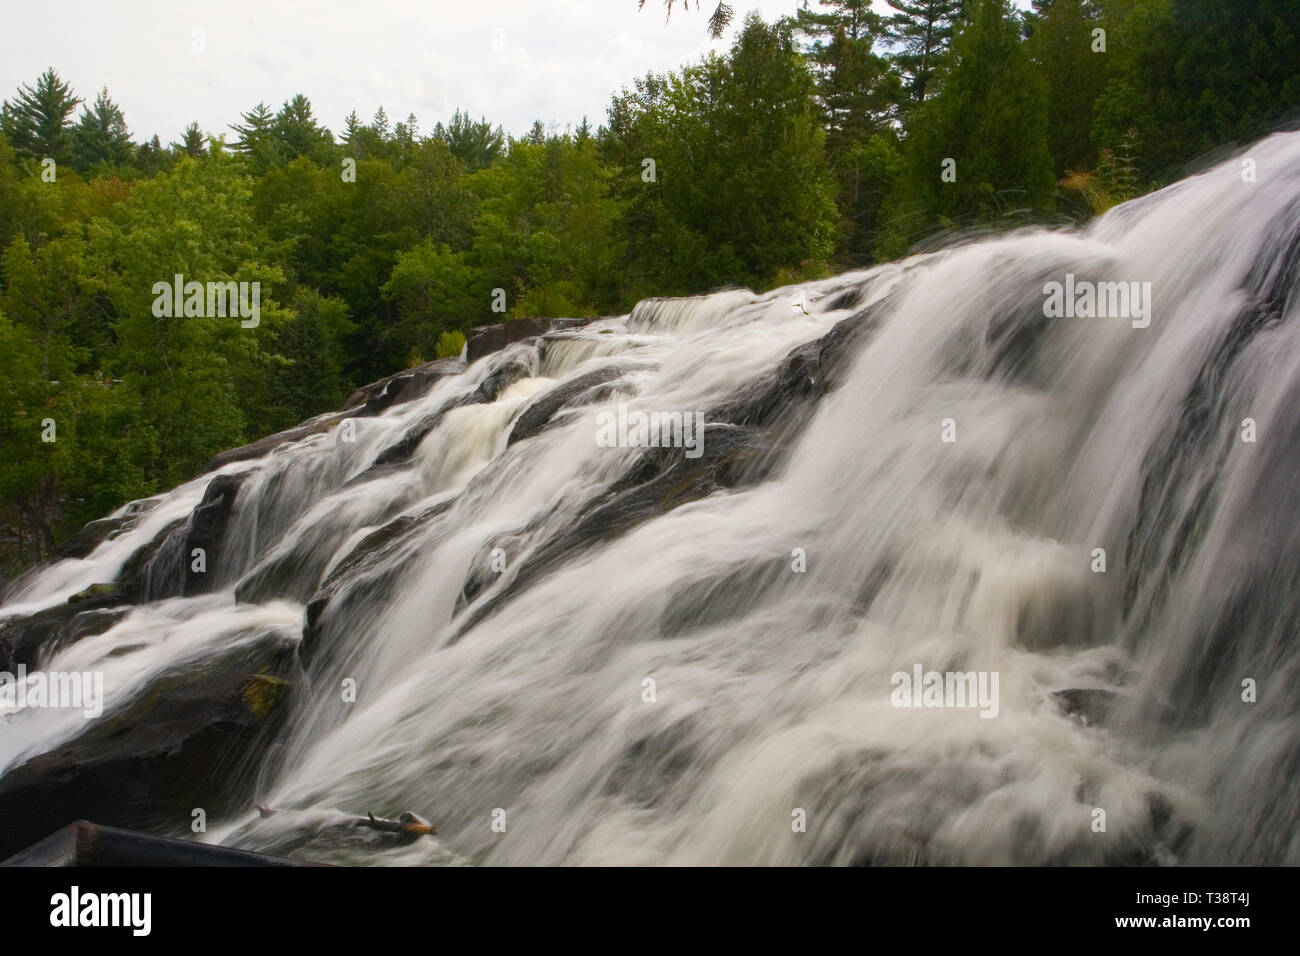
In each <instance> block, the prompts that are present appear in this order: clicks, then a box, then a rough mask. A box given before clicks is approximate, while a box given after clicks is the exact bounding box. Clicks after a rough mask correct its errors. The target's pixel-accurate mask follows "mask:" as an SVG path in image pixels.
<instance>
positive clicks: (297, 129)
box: [271, 93, 334, 165]
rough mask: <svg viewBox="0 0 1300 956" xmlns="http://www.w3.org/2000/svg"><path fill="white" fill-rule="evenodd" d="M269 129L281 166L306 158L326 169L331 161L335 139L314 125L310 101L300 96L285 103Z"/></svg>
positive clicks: (319, 126)
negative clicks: (276, 147) (281, 162)
mask: <svg viewBox="0 0 1300 956" xmlns="http://www.w3.org/2000/svg"><path fill="white" fill-rule="evenodd" d="M271 129H272V131H273V133H274V136H275V139H276V141H277V143H278V145H279V147H280V156H281V158H282V161H284V162H287V161H289V160H291V159H294V158H296V157H298V156H306V157H307V158H308V159H310V160H312V162H315V163H317V164H319V165H325V164H327V163H329V162H330V161H331V160H332V159H333V153H334V136H333V135H332V134H331V133H330V131H329V130H328V129H326V128H325V127H323V126H321V125H320V124H319V123H317V122H316V117H315V116H314V115H312V109H311V100H309V99H307V97H305V96H303V95H302V94H301V93H298V94H296V95H295V96H294V97H293V99H291V100H288V101H286V102H285V104H284V105H283V106H282V107H281V108H280V112H278V113H276V114H275V121H274V123H273V124H272V126H271Z"/></svg>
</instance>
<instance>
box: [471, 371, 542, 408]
mask: <svg viewBox="0 0 1300 956" xmlns="http://www.w3.org/2000/svg"><path fill="white" fill-rule="evenodd" d="M532 374H533V370H532V369H531V368H529V366H528V365H527V363H525V362H519V361H512V362H505V363H503V364H502V365H501V366H500V367H499V368H497V369H495V370H493V371H492V373H491V374H489V375H488V376H486V377H485V378H484V379H483V381H482V382H480V383H479V387H478V389H477V391H475V392H474V399H473V403H474V404H485V403H488V402H495V401H496V400H497V399H498V398H500V397H501V393H502V392H504V391H505V390H506V389H508V388H509V387H510V386H511V385H513V384H515V382H517V381H519V380H520V379H521V378H527V377H528V376H529V375H532Z"/></svg>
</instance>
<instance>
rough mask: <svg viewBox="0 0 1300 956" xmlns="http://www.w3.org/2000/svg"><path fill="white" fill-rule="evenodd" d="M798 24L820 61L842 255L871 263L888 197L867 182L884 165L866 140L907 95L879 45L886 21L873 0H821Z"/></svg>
mask: <svg viewBox="0 0 1300 956" xmlns="http://www.w3.org/2000/svg"><path fill="white" fill-rule="evenodd" d="M795 26H796V29H797V30H798V31H799V32H800V33H802V34H803V35H804V36H805V37H806V41H805V43H806V48H807V50H808V56H809V59H810V60H811V62H812V63H813V64H814V69H815V71H816V75H817V87H818V98H819V99H820V101H821V104H822V110H823V114H824V122H825V125H826V155H827V158H828V159H829V161H830V165H831V169H832V170H833V171H834V172H835V175H836V178H837V179H838V180H839V209H840V216H841V223H840V230H841V237H840V243H839V255H838V258H839V260H840V263H841V264H842V265H846V266H847V265H865V264H869V263H870V261H871V252H872V246H873V244H874V232H875V228H876V221H875V220H876V213H877V210H878V208H879V202H880V198H879V196H878V195H876V192H875V190H873V189H864V181H867V180H872V179H873V178H874V177H875V176H877V175H878V174H879V173H880V170H870V169H866V168H864V165H863V164H864V162H866V161H867V160H868V159H872V158H875V159H879V158H880V157H881V154H880V153H879V152H878V151H876V150H867V149H865V148H864V147H865V144H866V143H867V141H868V140H869V139H871V137H873V136H875V135H877V134H880V133H882V132H884V130H885V129H886V127H887V125H888V117H889V113H890V111H891V109H892V108H893V106H894V105H895V104H896V103H897V102H898V101H899V100H900V99H901V97H902V91H901V87H900V81H899V79H898V77H897V76H896V75H895V74H893V73H892V72H890V70H889V65H888V63H887V62H886V61H885V60H884V59H883V58H881V57H879V56H877V55H876V54H875V53H874V52H873V47H874V45H875V43H876V41H877V40H878V39H880V38H881V37H882V35H883V29H884V24H883V23H882V21H881V18H880V17H879V16H878V15H877V14H876V13H874V12H873V11H872V9H871V3H870V0H819V9H817V10H812V9H809V8H807V7H806V6H805V7H804V8H802V9H800V10H799V11H798V14H797V15H796V18H795Z"/></svg>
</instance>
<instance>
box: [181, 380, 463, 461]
mask: <svg viewBox="0 0 1300 956" xmlns="http://www.w3.org/2000/svg"><path fill="white" fill-rule="evenodd" d="M464 369H465V363H463V362H462V361H461V360H460V359H457V358H448V359H437V360H436V361H433V362H425V363H424V364H423V365H417V366H415V367H414V368H409V369H405V370H403V371H401V372H397V373H396V374H394V375H390V376H388V377H387V378H382V379H380V380H379V381H377V382H371V383H370V384H369V385H363V386H362V387H361V388H358V389H357V390H356V391H354V392H353V393H352V394H351V395H349V396H348V399H347V401H346V402H344V403H343V409H344V410H343V411H339V412H333V413H330V414H328V415H322V416H320V417H318V418H313V419H312V420H311V421H307V422H303V423H302V424H301V425H296V426H294V427H293V428H288V429H285V430H284V431H282V432H276V433H275V434H274V435H267V436H266V437H265V438H259V439H258V440H257V441H255V442H250V443H249V444H247V445H241V446H239V447H238V448H231V449H229V450H227V451H223V452H219V453H218V454H216V455H214V456H212V458H211V459H210V460H209V461H208V467H207V470H208V471H216V470H217V469H218V468H221V467H223V466H225V465H229V464H230V463H231V462H236V461H249V460H251V459H253V458H261V457H262V456H263V455H265V454H267V453H268V452H270V451H272V450H273V449H276V448H278V447H280V446H281V445H287V444H289V443H291V442H296V441H301V440H302V439H304V438H310V437H311V436H312V435H318V434H320V433H322V432H327V431H329V430H330V429H332V428H335V427H337V426H338V424H339V423H340V422H341V421H343V420H344V419H347V418H359V417H362V416H370V415H378V414H379V413H380V412H382V411H385V410H386V409H388V408H391V407H392V406H394V405H401V404H402V403H404V402H411V401H414V400H415V399H417V398H421V397H423V396H424V395H425V394H427V393H428V391H429V390H430V389H431V388H433V386H434V384H435V383H437V382H438V381H439V380H441V379H444V378H447V377H448V376H450V375H459V374H460V373H461V372H462V371H464Z"/></svg>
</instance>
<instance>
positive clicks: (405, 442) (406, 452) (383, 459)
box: [349, 395, 474, 484]
mask: <svg viewBox="0 0 1300 956" xmlns="http://www.w3.org/2000/svg"><path fill="white" fill-rule="evenodd" d="M472 404H474V396H473V395H462V396H460V397H458V398H454V399H452V400H451V401H449V402H448V403H447V404H446V405H443V406H442V407H441V408H439V409H438V410H437V411H435V412H430V413H429V414H428V415H425V416H424V417H423V418H421V419H420V420H419V421H418V422H416V423H415V424H414V425H412V426H411V427H410V428H409V429H407V431H406V434H405V435H403V436H402V437H401V438H399V439H398V440H397V441H395V442H394V443H393V444H391V445H389V446H388V447H387V448H385V449H384V450H383V451H381V452H380V453H379V455H378V456H377V457H376V458H375V461H374V464H372V465H371V466H370V467H369V468H367V469H366V470H365V471H363V472H362V473H361V474H359V475H357V476H356V477H355V478H353V479H351V481H350V482H349V484H355V483H357V482H361V481H369V480H370V479H371V478H374V477H376V476H377V474H379V473H380V472H379V471H378V469H380V468H382V467H383V466H385V465H393V464H397V463H400V462H404V461H407V460H409V459H410V457H411V456H412V455H413V454H415V449H417V448H419V447H420V442H422V441H424V439H425V438H427V437H428V435H429V433H430V432H431V431H433V430H434V429H435V428H437V427H438V426H439V425H440V424H442V420H443V419H444V418H446V417H447V413H448V412H450V411H451V410H452V409H455V408H461V407H463V406H465V405H472Z"/></svg>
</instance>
